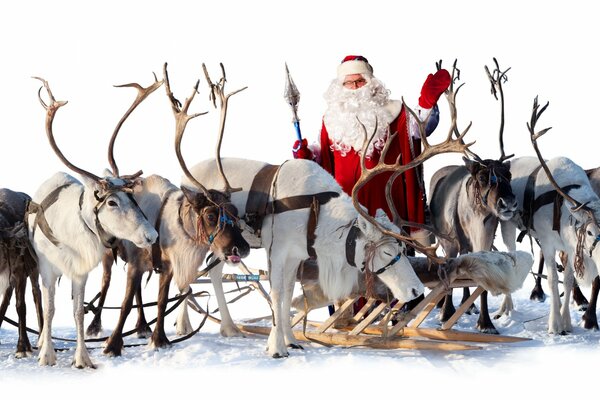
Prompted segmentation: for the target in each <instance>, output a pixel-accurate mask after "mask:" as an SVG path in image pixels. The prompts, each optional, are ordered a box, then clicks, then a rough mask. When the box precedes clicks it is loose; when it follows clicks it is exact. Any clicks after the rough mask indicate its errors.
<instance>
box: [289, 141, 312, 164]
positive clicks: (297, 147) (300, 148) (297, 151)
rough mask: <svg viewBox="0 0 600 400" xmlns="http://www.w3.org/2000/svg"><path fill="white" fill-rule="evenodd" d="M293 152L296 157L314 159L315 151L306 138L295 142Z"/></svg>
mask: <svg viewBox="0 0 600 400" xmlns="http://www.w3.org/2000/svg"><path fill="white" fill-rule="evenodd" d="M292 153H293V154H294V158H301V159H304V160H312V159H313V153H312V151H310V149H309V148H308V142H307V141H306V139H302V141H300V140H296V141H295V142H294V147H293V148H292Z"/></svg>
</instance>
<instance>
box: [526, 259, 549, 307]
mask: <svg viewBox="0 0 600 400" xmlns="http://www.w3.org/2000/svg"><path fill="white" fill-rule="evenodd" d="M543 271H544V254H542V252H541V251H540V263H539V265H538V273H537V276H536V277H535V286H534V287H533V289H532V290H531V295H530V296H529V300H533V301H538V302H540V303H543V302H544V301H546V293H544V289H542V272H543Z"/></svg>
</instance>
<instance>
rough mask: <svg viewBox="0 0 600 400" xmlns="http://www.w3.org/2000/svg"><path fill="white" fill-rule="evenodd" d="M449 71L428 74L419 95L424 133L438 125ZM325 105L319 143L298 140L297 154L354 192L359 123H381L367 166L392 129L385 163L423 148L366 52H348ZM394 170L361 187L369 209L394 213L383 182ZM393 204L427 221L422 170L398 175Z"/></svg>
mask: <svg viewBox="0 0 600 400" xmlns="http://www.w3.org/2000/svg"><path fill="white" fill-rule="evenodd" d="M450 80H451V78H450V74H449V73H448V71H446V70H445V69H440V70H438V71H437V72H436V73H435V74H429V76H428V77H427V79H426V81H425V83H424V85H423V88H422V89H421V96H420V97H419V106H418V107H415V112H416V113H417V115H418V116H419V118H420V119H421V120H422V121H424V120H425V119H426V118H427V117H428V116H429V115H430V114H431V116H430V118H429V123H428V125H427V128H426V134H427V135H429V134H431V132H432V131H433V130H434V129H435V127H436V126H437V122H438V120H439V119H438V117H439V112H438V110H437V107H436V103H437V101H438V99H439V97H440V96H441V94H442V93H443V92H444V91H445V90H446V89H447V88H448V86H449V85H450ZM324 97H325V100H326V102H327V110H326V111H325V115H324V117H323V125H322V128H321V135H320V140H319V143H315V144H312V145H310V146H309V145H308V143H307V140H306V139H303V140H302V141H296V143H294V148H293V153H294V158H304V159H312V160H315V161H317V162H318V163H319V164H320V165H321V166H322V167H323V168H324V169H325V170H327V171H328V172H329V173H331V174H332V175H333V176H334V177H335V179H336V181H337V182H338V183H339V184H340V185H341V186H342V188H343V189H344V191H345V192H346V193H348V194H351V192H352V188H353V187H354V184H355V183H356V182H357V180H358V179H359V177H360V174H361V167H360V152H361V151H362V147H363V142H364V132H363V127H362V126H361V125H360V124H361V123H362V124H364V126H365V127H366V129H367V132H368V133H369V134H371V133H373V132H374V130H375V128H376V127H377V131H376V132H375V135H374V138H373V141H372V143H371V144H370V145H369V147H368V148H367V149H366V154H365V159H366V167H367V168H372V167H373V166H375V165H376V164H377V162H378V161H379V157H380V154H381V150H382V149H383V146H384V144H385V142H386V140H387V138H388V136H389V135H390V134H393V133H394V132H397V135H396V137H395V138H394V141H393V142H392V143H391V146H390V149H389V150H388V153H387V154H386V159H385V162H386V163H394V162H395V161H396V159H397V158H398V156H399V155H401V161H402V163H403V164H406V163H408V162H409V161H410V160H412V159H414V158H415V157H416V156H417V155H418V154H420V152H421V140H420V136H419V128H418V125H417V123H416V121H414V120H413V117H412V115H410V113H408V112H407V111H406V110H405V109H404V107H403V106H402V103H401V102H400V101H398V100H391V99H390V98H389V91H388V90H387V89H386V88H385V86H384V85H383V83H382V82H381V81H379V80H378V79H377V78H375V77H374V76H373V68H372V67H371V65H370V64H369V62H368V61H367V59H366V58H365V57H362V56H347V57H345V58H344V59H343V60H342V63H341V64H340V65H339V66H338V68H337V77H336V78H335V79H334V80H333V81H332V82H331V84H330V85H329V88H328V89H327V91H326V92H325V96H324ZM359 121H360V122H359ZM389 177H390V174H381V175H379V176H376V177H375V178H374V179H372V180H371V181H370V182H368V184H367V185H365V186H364V187H363V188H362V189H361V191H360V192H359V193H358V200H359V201H360V203H361V204H362V205H364V206H365V207H366V208H367V209H368V211H369V213H370V214H371V215H375V212H376V211H377V209H378V208H381V209H383V210H385V212H386V213H387V214H388V216H389V217H390V218H391V217H392V216H391V213H390V210H389V207H388V205H387V202H386V200H385V185H386V183H387V181H388V178H389ZM393 198H394V203H395V207H396V209H397V210H398V212H399V213H400V216H401V217H402V218H403V219H405V220H408V221H412V222H418V223H424V222H425V190H424V187H423V179H422V170H421V168H414V169H411V170H409V171H407V172H406V173H404V174H403V175H402V176H401V177H399V178H398V179H396V180H395V182H394V186H393ZM410 234H411V236H412V237H413V238H415V239H417V240H419V241H421V242H423V241H426V240H425V238H426V236H427V232H424V231H422V230H418V229H411V231H410Z"/></svg>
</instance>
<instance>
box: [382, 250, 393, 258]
mask: <svg viewBox="0 0 600 400" xmlns="http://www.w3.org/2000/svg"><path fill="white" fill-rule="evenodd" d="M383 254H385V255H386V256H390V257H391V256H392V255H391V254H390V253H388V252H387V251H384V252H383Z"/></svg>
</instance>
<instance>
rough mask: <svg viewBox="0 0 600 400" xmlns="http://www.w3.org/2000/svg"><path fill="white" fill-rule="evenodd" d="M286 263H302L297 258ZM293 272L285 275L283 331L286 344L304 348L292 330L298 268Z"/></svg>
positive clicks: (293, 347)
mask: <svg viewBox="0 0 600 400" xmlns="http://www.w3.org/2000/svg"><path fill="white" fill-rule="evenodd" d="M286 265H300V262H299V261H297V260H289V259H288V261H286ZM293 272H294V273H293V274H287V275H284V281H283V284H284V289H283V297H282V305H281V309H282V311H283V314H282V317H283V321H282V322H283V332H284V336H285V337H284V339H285V344H286V345H287V346H288V347H290V348H292V349H300V350H303V349H304V348H303V347H302V346H300V344H298V341H297V340H296V337H295V336H294V332H292V325H291V321H290V310H291V307H292V295H293V294H294V285H295V283H296V273H297V268H296V269H294V270H293Z"/></svg>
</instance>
